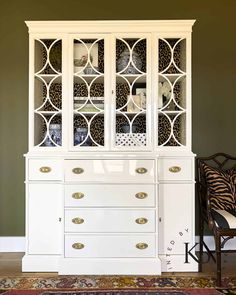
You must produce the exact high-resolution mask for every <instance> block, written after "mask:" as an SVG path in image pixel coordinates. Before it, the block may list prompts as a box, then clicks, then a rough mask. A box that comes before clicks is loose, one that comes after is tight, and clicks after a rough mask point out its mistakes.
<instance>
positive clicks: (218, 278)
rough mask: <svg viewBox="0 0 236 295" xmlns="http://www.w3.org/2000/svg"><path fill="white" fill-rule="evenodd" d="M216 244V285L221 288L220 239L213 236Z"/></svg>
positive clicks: (217, 235)
mask: <svg viewBox="0 0 236 295" xmlns="http://www.w3.org/2000/svg"><path fill="white" fill-rule="evenodd" d="M215 243H216V285H217V286H218V287H221V239H220V235H219V234H216V236H215Z"/></svg>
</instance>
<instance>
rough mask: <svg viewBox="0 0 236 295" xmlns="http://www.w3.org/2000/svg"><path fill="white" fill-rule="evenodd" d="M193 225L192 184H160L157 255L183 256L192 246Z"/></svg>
mask: <svg viewBox="0 0 236 295" xmlns="http://www.w3.org/2000/svg"><path fill="white" fill-rule="evenodd" d="M193 223H194V184H191V183H190V184H183V183H176V184H170V183H168V184H160V185H159V239H158V240H159V254H170V255H172V254H185V250H186V247H188V249H190V248H191V247H192V246H194V241H193V233H194V228H193V227H194V224H193ZM186 243H189V244H188V245H187V246H186Z"/></svg>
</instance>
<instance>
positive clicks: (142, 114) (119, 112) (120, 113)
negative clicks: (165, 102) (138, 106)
mask: <svg viewBox="0 0 236 295" xmlns="http://www.w3.org/2000/svg"><path fill="white" fill-rule="evenodd" d="M123 114H125V115H132V116H134V115H137V114H139V115H141V116H146V111H142V112H122V111H116V115H120V116H123Z"/></svg>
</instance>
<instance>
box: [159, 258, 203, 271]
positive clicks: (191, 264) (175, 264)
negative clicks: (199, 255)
mask: <svg viewBox="0 0 236 295" xmlns="http://www.w3.org/2000/svg"><path fill="white" fill-rule="evenodd" d="M159 258H160V260H161V271H162V272H173V271H180V272H185V271H186V272H192V271H198V263H197V262H196V261H195V260H194V259H193V258H192V257H190V256H188V257H187V262H186V257H185V255H166V254H165V255H159Z"/></svg>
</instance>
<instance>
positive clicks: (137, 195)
mask: <svg viewBox="0 0 236 295" xmlns="http://www.w3.org/2000/svg"><path fill="white" fill-rule="evenodd" d="M147 196H148V194H147V193H144V192H139V193H137V194H135V197H136V198H137V199H145V198H147Z"/></svg>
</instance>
